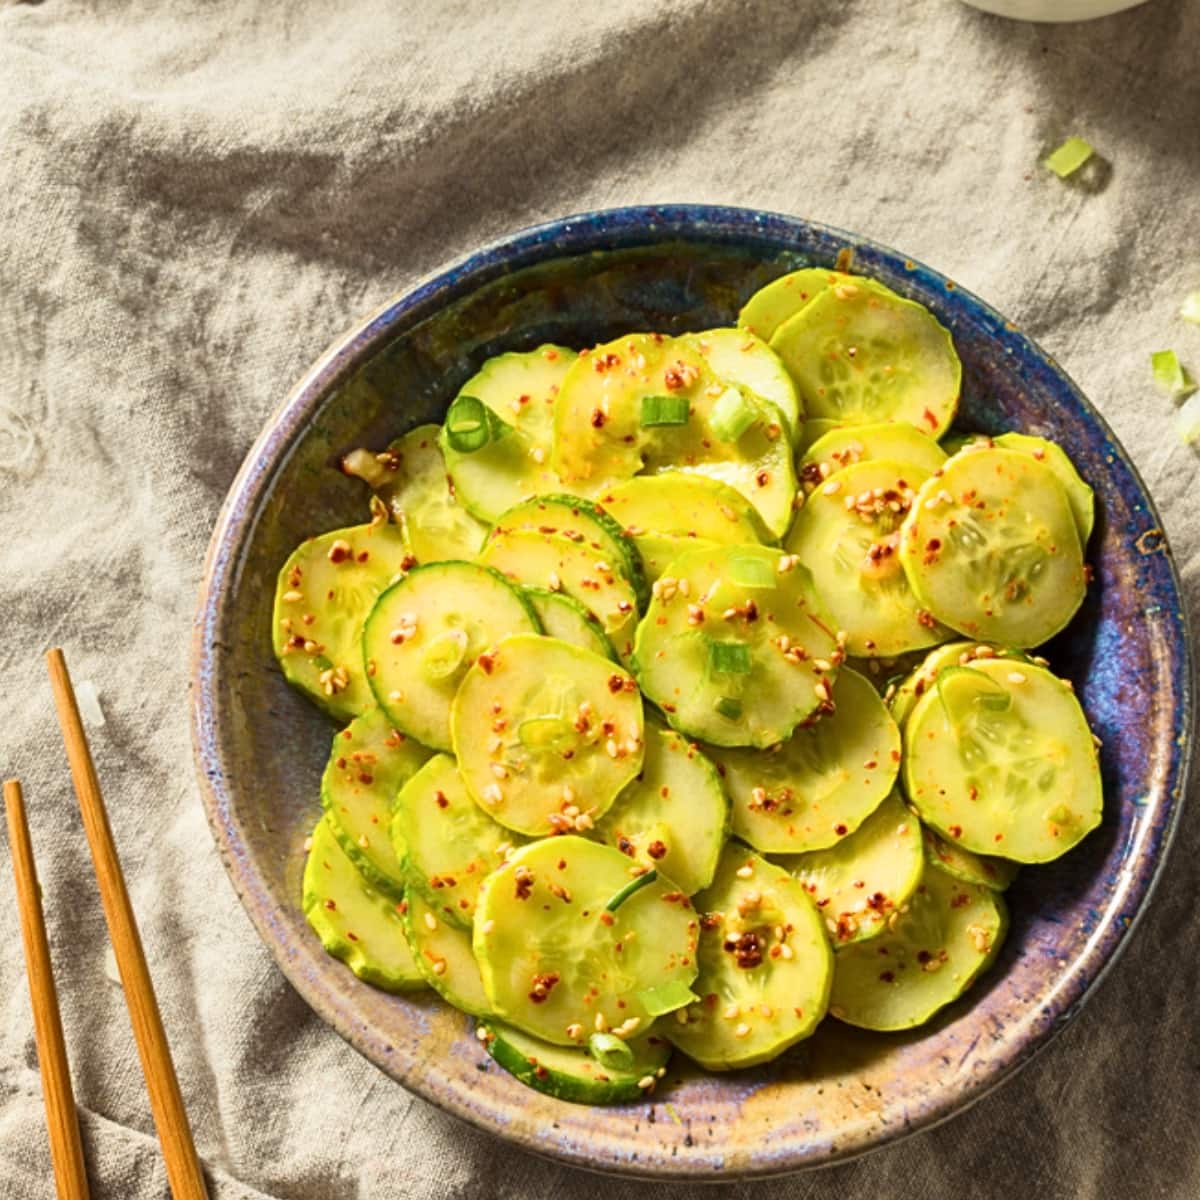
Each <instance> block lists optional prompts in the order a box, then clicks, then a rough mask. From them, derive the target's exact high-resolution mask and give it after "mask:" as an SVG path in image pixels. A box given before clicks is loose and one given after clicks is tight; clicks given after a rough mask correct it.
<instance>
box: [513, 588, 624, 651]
mask: <svg viewBox="0 0 1200 1200" xmlns="http://www.w3.org/2000/svg"><path fill="white" fill-rule="evenodd" d="M521 590H522V591H523V592H524V593H525V595H526V596H527V597H528V599H529V603H530V604H532V605H533V608H534V611H535V612H536V613H537V616H538V620H539V621H540V622H541V623H542V628H543V629H544V630H545V632H546V636H547V637H552V638H558V640H559V641H560V642H570V643H571V645H572V646H579V647H581V648H582V649H584V650H590V651H591V652H592V653H593V654H600V655H603V656H604V657H605V658H611V659H612V660H613V661H614V662H616V661H617V652H616V650H615V649H614V648H613V644H612V642H610V641H609V640H608V634H606V633H605V632H604V627H603V626H602V625H601V624H600V618H599V617H598V616H596V614H595V613H594V612H592V611H591V609H589V608H588V607H587V606H586V605H585V604H581V603H580V602H579V601H578V600H576V599H575V597H574V596H568V595H567V594H566V592H552V591H550V589H549V588H538V587H523V588H522V589H521Z"/></svg>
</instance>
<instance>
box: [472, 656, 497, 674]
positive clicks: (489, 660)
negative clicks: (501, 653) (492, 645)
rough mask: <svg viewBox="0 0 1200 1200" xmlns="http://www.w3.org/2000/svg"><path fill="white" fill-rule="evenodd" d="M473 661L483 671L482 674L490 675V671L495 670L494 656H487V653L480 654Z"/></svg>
mask: <svg viewBox="0 0 1200 1200" xmlns="http://www.w3.org/2000/svg"><path fill="white" fill-rule="evenodd" d="M475 661H476V662H477V663H478V664H479V665H480V666H481V667H482V668H483V669H484V672H485V673H486V674H488V675H490V674H491V673H492V671H493V670H494V669H495V666H496V656H495V655H494V654H487V653H484V654H481V655H480V656H479V657H478V658H477V659H476V660H475Z"/></svg>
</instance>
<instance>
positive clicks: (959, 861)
mask: <svg viewBox="0 0 1200 1200" xmlns="http://www.w3.org/2000/svg"><path fill="white" fill-rule="evenodd" d="M921 839H922V841H923V842H924V845H925V861H926V862H927V863H928V864H929V865H930V866H931V867H934V868H936V869H937V870H939V871H945V872H946V874H947V875H949V876H950V877H951V878H952V879H960V880H962V882H963V883H974V884H977V885H978V886H979V887H986V888H991V889H992V890H993V891H996V892H1003V891H1005V890H1006V889H1007V888H1008V886H1009V885H1010V884H1011V883H1012V881H1013V880H1014V879H1016V877H1017V872H1018V871H1020V869H1021V868H1020V867H1019V866H1018V864H1017V863H1015V862H1010V861H1009V860H1008V859H1007V858H995V857H993V856H992V855H988V854H972V853H971V851H970V850H964V849H963V848H962V847H961V846H956V845H955V844H954V843H953V842H948V841H947V840H946V839H945V838H944V837H942V835H941V834H940V833H938V832H937V830H936V829H930V828H929V826H928V825H923V826H922V827H921Z"/></svg>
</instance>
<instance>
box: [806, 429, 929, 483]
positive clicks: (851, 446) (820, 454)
mask: <svg viewBox="0 0 1200 1200" xmlns="http://www.w3.org/2000/svg"><path fill="white" fill-rule="evenodd" d="M871 459H886V460H887V461H889V462H898V463H905V464H908V465H912V466H914V467H919V468H920V469H921V471H922V473H923V474H922V478H924V476H925V475H932V474H933V472H934V471H937V470H939V469H940V467H941V465H942V463H944V462H945V461H946V452H945V450H943V449H942V447H941V446H939V445H938V443H937V442H935V441H934V440H933V438H930V437H926V436H925V435H924V434H923V433H922V432H921V431H920V430H919V429H916V428H914V427H913V426H912V425H908V424H906V423H905V422H903V421H883V422H877V423H876V424H873V425H846V426H839V427H838V428H837V429H833V430H831V431H830V432H829V433H827V434H825V436H824V437H822V438H819V439H818V440H817V441H815V442H813V444H812V445H811V446H809V448H808V449H807V450H806V451H805V452H804V456H803V457H802V458H801V459H800V461H799V463H798V464H797V467H796V474H797V476H798V477H799V479H800V486H801V487H802V488H803V489H804V491H805V492H806V493H807V492H811V491H813V490H814V489H815V488H817V487H819V486H821V485H822V484H823V483H824V482H825V481H826V480H827V479H829V477H830V476H831V475H833V474H834V473H835V472H837V471H841V470H843V469H844V468H846V467H849V466H853V465H854V464H855V463H859V462H867V461H870V460H871Z"/></svg>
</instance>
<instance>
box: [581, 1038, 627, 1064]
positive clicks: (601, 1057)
mask: <svg viewBox="0 0 1200 1200" xmlns="http://www.w3.org/2000/svg"><path fill="white" fill-rule="evenodd" d="M588 1053H589V1054H590V1055H591V1056H592V1057H593V1058H594V1059H595V1060H596V1061H597V1062H598V1063H599V1064H600V1065H601V1066H602V1067H609V1068H611V1069H612V1070H614V1071H620V1070H628V1069H629V1068H630V1067H632V1066H633V1051H632V1050H631V1049H630V1048H629V1046H628V1045H626V1043H625V1042H623V1041H622V1040H621V1039H620V1038H619V1037H617V1036H616V1034H613V1033H593V1034H592V1035H591V1036H590V1037H589V1038H588Z"/></svg>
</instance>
